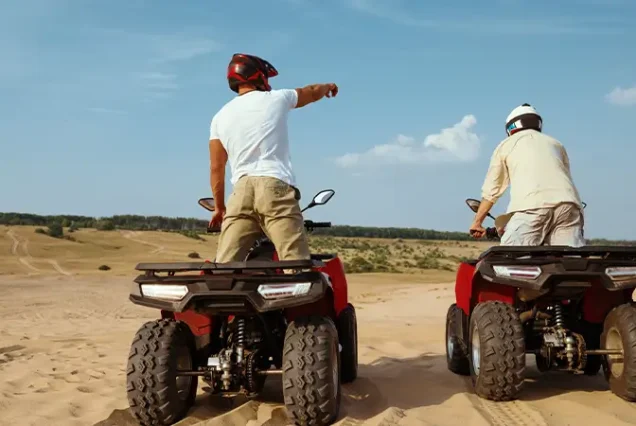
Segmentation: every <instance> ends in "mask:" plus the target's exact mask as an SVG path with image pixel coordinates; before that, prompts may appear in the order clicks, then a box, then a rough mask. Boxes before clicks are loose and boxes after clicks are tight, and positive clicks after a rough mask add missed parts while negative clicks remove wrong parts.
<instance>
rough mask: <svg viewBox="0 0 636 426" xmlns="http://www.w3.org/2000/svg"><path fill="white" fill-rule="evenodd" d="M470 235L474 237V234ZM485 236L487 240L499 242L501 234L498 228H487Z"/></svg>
mask: <svg viewBox="0 0 636 426" xmlns="http://www.w3.org/2000/svg"><path fill="white" fill-rule="evenodd" d="M470 235H473V232H471V233H470ZM484 236H485V237H486V239H487V240H499V233H498V232H497V228H496V227H492V228H486V235H484Z"/></svg>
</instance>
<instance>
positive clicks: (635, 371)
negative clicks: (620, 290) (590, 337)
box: [601, 303, 636, 401]
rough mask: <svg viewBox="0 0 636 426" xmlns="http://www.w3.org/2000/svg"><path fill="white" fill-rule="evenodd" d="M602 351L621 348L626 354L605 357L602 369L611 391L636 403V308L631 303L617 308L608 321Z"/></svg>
mask: <svg viewBox="0 0 636 426" xmlns="http://www.w3.org/2000/svg"><path fill="white" fill-rule="evenodd" d="M601 347H602V348H603V349H622V350H623V355H622V357H621V356H620V355H605V356H604V357H603V358H604V362H603V369H604V372H605V377H606V379H607V380H608V382H609V386H610V389H611V391H612V392H613V393H614V394H616V395H617V396H619V397H621V398H623V399H625V400H627V401H636V308H635V307H634V305H632V304H631V303H626V304H624V305H620V306H617V307H616V308H614V309H612V310H611V311H610V313H609V314H608V315H607V317H606V318H605V324H604V327H603V334H601Z"/></svg>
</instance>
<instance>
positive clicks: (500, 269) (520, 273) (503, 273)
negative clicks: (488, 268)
mask: <svg viewBox="0 0 636 426" xmlns="http://www.w3.org/2000/svg"><path fill="white" fill-rule="evenodd" d="M492 269H493V270H494V271H495V274H497V276H499V277H504V278H522V279H527V280H535V279H537V278H538V277H539V275H541V268H540V267H538V266H502V265H493V267H492Z"/></svg>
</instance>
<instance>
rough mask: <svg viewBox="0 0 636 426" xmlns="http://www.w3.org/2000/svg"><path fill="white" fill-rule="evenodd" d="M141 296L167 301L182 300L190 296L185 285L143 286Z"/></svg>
mask: <svg viewBox="0 0 636 426" xmlns="http://www.w3.org/2000/svg"><path fill="white" fill-rule="evenodd" d="M141 294H143V295H144V296H146V297H154V298H157V299H166V300H181V299H183V298H184V297H185V295H186V294H188V287H187V286H184V285H162V284H142V285H141Z"/></svg>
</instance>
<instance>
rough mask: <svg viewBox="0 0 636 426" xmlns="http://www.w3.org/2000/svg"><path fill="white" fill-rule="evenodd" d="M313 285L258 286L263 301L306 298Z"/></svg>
mask: <svg viewBox="0 0 636 426" xmlns="http://www.w3.org/2000/svg"><path fill="white" fill-rule="evenodd" d="M310 289H311V283H290V284H261V285H259V286H258V290H257V291H258V294H260V295H261V296H262V297H263V299H268V300H269V299H283V298H286V297H294V296H304V295H305V294H307V293H309V290H310Z"/></svg>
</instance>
